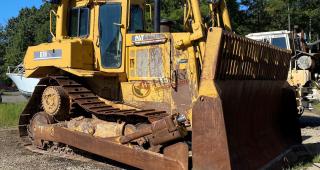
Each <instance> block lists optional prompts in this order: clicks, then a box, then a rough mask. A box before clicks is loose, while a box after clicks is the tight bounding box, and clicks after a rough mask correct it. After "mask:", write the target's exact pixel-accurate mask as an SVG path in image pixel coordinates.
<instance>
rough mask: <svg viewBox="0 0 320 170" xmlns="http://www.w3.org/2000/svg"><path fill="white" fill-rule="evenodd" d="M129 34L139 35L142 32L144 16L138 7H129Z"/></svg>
mask: <svg viewBox="0 0 320 170" xmlns="http://www.w3.org/2000/svg"><path fill="white" fill-rule="evenodd" d="M130 10H131V15H130V27H129V31H128V32H129V33H141V32H143V31H144V15H143V10H142V9H141V8H140V6H139V5H131V9H130Z"/></svg>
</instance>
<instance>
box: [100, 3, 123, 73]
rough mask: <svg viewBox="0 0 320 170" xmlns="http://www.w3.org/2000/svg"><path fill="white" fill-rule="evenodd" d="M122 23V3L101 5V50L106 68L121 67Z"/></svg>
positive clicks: (102, 61) (102, 60)
mask: <svg viewBox="0 0 320 170" xmlns="http://www.w3.org/2000/svg"><path fill="white" fill-rule="evenodd" d="M120 24H121V5H120V4H118V3H112V4H105V5H101V6H100V15H99V32H100V52H101V63H102V65H103V67H105V68H119V67H121V60H122V58H121V52H122V50H121V49H122V35H121V30H120V27H121V26H120Z"/></svg>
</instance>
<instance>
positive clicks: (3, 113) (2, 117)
mask: <svg viewBox="0 0 320 170" xmlns="http://www.w3.org/2000/svg"><path fill="white" fill-rule="evenodd" d="M25 105H26V103H12V104H11V103H10V104H0V127H1V128H9V127H15V126H17V125H18V120H19V115H20V113H21V112H22V110H23V108H24V107H25Z"/></svg>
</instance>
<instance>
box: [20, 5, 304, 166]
mask: <svg viewBox="0 0 320 170" xmlns="http://www.w3.org/2000/svg"><path fill="white" fill-rule="evenodd" d="M50 2H51V3H54V4H57V7H58V8H57V11H51V14H50V15H51V21H52V22H53V21H56V24H55V25H56V29H55V31H53V30H52V28H53V27H51V33H52V36H53V41H52V43H45V44H40V45H38V46H33V47H29V48H28V50H27V53H26V56H25V59H24V66H25V75H26V76H27V77H34V78H41V80H40V82H39V83H38V85H37V87H36V89H35V91H34V93H33V95H32V97H31V98H30V101H29V103H28V104H27V106H26V108H25V109H24V111H23V112H22V114H21V117H20V122H19V131H20V136H21V139H22V141H23V142H24V143H25V145H26V146H27V147H28V148H31V149H33V150H35V151H38V150H43V151H42V152H50V151H52V150H58V151H59V152H62V153H63V154H65V152H63V151H66V152H70V150H76V149H78V150H82V151H86V152H89V153H93V154H96V155H99V156H102V157H106V158H109V159H112V160H115V161H118V162H122V163H124V164H127V165H130V166H133V167H137V168H141V169H191V168H192V169H257V168H264V167H267V166H268V163H269V162H270V161H272V160H273V159H274V158H275V157H277V156H278V155H280V154H281V153H282V152H283V151H285V150H286V149H288V148H290V147H291V146H293V145H296V144H300V143H301V133H300V129H299V125H298V121H297V110H296V101H295V93H294V90H292V89H291V88H290V86H289V84H288V83H287V81H286V79H287V74H288V69H289V62H290V58H291V53H290V51H287V50H284V49H280V48H277V47H274V46H271V45H267V44H262V43H259V42H256V41H253V40H249V39H246V38H243V37H240V36H237V35H235V34H233V33H232V32H230V31H231V26H230V20H229V15H228V10H227V8H226V3H225V1H223V0H221V1H207V3H208V5H209V12H208V16H210V19H209V21H208V22H207V23H205V22H204V20H203V18H202V17H203V16H201V12H200V4H199V1H198V0H186V1H183V2H184V3H185V6H184V8H185V10H184V11H185V12H184V13H185V14H184V21H185V22H184V23H185V30H186V31H185V32H178V33H173V32H170V24H169V23H170V22H160V1H159V0H155V1H154V10H152V9H150V4H146V3H145V1H143V0H51V1H50ZM151 11H154V15H153V18H154V19H153V21H154V24H153V26H154V29H153V31H152V32H147V31H146V29H145V28H146V27H145V25H146V24H145V15H147V16H149V15H148V14H149V13H150V14H151ZM152 13H153V12H152ZM51 25H53V24H51Z"/></svg>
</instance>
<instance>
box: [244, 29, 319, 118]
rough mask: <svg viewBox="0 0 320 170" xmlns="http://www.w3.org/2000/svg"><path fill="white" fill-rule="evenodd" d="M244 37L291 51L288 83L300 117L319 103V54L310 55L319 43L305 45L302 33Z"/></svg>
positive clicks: (284, 32) (262, 34)
mask: <svg viewBox="0 0 320 170" xmlns="http://www.w3.org/2000/svg"><path fill="white" fill-rule="evenodd" d="M246 37H248V38H250V39H254V40H257V41H261V42H265V43H268V44H272V45H275V46H277V47H279V48H284V49H288V50H291V51H292V61H291V63H290V71H289V74H288V82H289V84H290V85H291V86H293V87H294V88H295V89H296V98H297V105H298V110H299V114H300V115H302V113H303V111H304V109H308V110H313V106H312V105H313V104H317V103H319V101H320V91H319V90H320V88H319V87H320V86H319V78H320V77H319V73H320V72H319V71H320V69H319V68H320V65H319V59H320V58H319V57H320V54H319V53H311V48H312V46H315V45H317V44H318V43H319V42H315V43H309V44H308V43H306V41H305V38H304V37H305V35H304V33H303V31H302V32H299V33H298V32H297V31H295V32H290V31H286V30H283V31H271V32H261V33H252V34H249V35H247V36H246ZM315 51H317V49H315Z"/></svg>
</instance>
